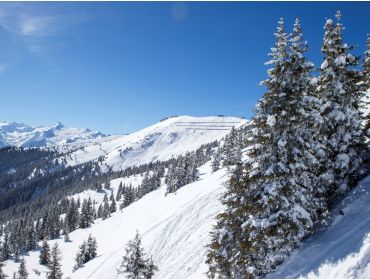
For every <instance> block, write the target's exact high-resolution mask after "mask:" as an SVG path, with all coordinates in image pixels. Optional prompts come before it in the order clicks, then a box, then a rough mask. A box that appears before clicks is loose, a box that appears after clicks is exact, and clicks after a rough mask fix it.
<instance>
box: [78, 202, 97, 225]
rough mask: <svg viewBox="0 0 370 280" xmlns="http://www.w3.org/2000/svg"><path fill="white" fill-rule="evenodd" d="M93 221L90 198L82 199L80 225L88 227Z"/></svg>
mask: <svg viewBox="0 0 370 280" xmlns="http://www.w3.org/2000/svg"><path fill="white" fill-rule="evenodd" d="M93 223H94V209H93V205H92V201H91V198H90V197H89V198H88V199H87V200H86V199H84V201H83V202H82V206H81V215H80V227H81V228H88V227H90V226H91V225H92V224H93Z"/></svg>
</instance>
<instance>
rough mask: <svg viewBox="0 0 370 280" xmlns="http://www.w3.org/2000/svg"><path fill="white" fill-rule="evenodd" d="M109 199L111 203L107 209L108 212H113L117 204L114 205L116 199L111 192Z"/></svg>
mask: <svg viewBox="0 0 370 280" xmlns="http://www.w3.org/2000/svg"><path fill="white" fill-rule="evenodd" d="M110 201H111V204H110V208H109V210H110V213H114V212H116V211H117V205H116V200H115V198H114V194H113V192H112V193H111V196H110Z"/></svg>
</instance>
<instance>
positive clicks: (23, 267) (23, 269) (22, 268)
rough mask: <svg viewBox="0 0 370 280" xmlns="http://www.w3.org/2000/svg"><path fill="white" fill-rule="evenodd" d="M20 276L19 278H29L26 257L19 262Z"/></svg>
mask: <svg viewBox="0 0 370 280" xmlns="http://www.w3.org/2000/svg"><path fill="white" fill-rule="evenodd" d="M18 278H19V279H27V278H28V271H27V268H26V261H25V260H24V258H22V259H21V262H20V264H19V268H18Z"/></svg>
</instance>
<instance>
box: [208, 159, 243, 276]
mask: <svg viewBox="0 0 370 280" xmlns="http://www.w3.org/2000/svg"><path fill="white" fill-rule="evenodd" d="M243 177H244V176H243V166H242V164H241V163H239V164H237V165H236V167H235V169H234V172H233V174H232V175H231V178H230V180H229V182H228V186H227V191H226V193H225V194H224V195H223V197H222V204H223V205H224V206H225V207H226V210H225V211H224V212H223V213H221V214H219V215H218V216H217V224H216V226H215V227H214V228H213V230H212V232H211V243H210V244H209V249H208V254H207V260H206V263H207V265H208V273H207V274H208V277H209V278H229V279H230V278H236V271H234V268H233V265H234V258H235V255H236V254H238V251H239V250H240V249H239V245H238V240H237V238H240V236H241V225H242V223H243V218H242V216H239V214H240V213H238V215H236V214H235V212H234V210H235V209H237V207H238V206H239V205H241V203H242V200H243V196H244V184H243V182H242V179H243Z"/></svg>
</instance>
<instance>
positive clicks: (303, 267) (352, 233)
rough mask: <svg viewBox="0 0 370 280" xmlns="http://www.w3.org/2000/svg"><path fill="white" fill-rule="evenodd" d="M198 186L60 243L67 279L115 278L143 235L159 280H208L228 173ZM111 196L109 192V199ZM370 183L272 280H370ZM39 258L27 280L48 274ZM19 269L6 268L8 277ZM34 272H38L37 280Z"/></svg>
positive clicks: (140, 205)
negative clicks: (90, 244) (93, 248)
mask: <svg viewBox="0 0 370 280" xmlns="http://www.w3.org/2000/svg"><path fill="white" fill-rule="evenodd" d="M200 172H201V174H202V176H201V179H200V180H199V181H197V182H194V183H192V184H189V185H187V186H184V187H183V188H181V189H180V190H178V191H177V192H176V193H174V194H169V195H167V196H165V186H162V187H161V188H160V189H158V190H156V191H153V192H151V193H149V194H147V195H146V196H144V197H143V198H142V199H140V200H139V201H137V202H135V203H133V204H131V205H130V206H129V207H127V208H125V209H124V210H123V211H118V212H116V213H114V214H113V215H112V217H111V218H109V219H107V220H104V221H102V220H97V221H96V222H95V224H94V225H93V226H92V227H91V228H88V229H79V230H76V231H74V232H72V233H71V234H70V237H71V239H72V242H67V243H66V242H64V240H63V239H62V238H60V239H58V240H51V241H49V243H50V245H52V244H53V243H54V242H55V241H56V242H58V244H59V246H60V248H61V250H62V252H63V260H62V266H63V273H64V277H70V278H117V277H119V276H118V275H117V273H116V269H117V268H118V267H119V265H120V262H121V258H122V255H123V254H124V247H125V244H126V243H127V241H128V240H130V239H132V238H133V237H134V235H135V231H136V230H137V229H138V230H139V231H140V233H141V234H142V235H143V246H144V248H145V250H146V251H147V252H148V253H149V254H152V255H153V258H154V260H155V262H156V263H157V264H158V267H159V272H158V273H157V274H156V278H206V276H205V272H206V270H207V267H206V265H205V263H204V261H205V256H206V247H205V246H206V245H207V244H208V243H209V242H210V239H209V238H210V236H209V232H210V230H211V229H212V225H214V223H215V216H216V215H217V214H218V213H220V212H221V211H222V205H221V203H220V201H219V198H220V196H221V194H222V193H223V192H224V191H225V186H224V183H225V182H226V180H227V179H228V173H227V171H226V170H225V169H221V170H219V171H217V172H215V173H211V172H210V163H209V162H208V163H207V164H206V165H204V166H202V167H201V168H200ZM141 180H142V175H136V176H132V177H128V178H120V179H115V180H113V181H112V182H111V187H112V191H113V192H114V193H116V191H117V189H118V185H119V183H120V182H123V183H132V184H133V186H138V185H139V184H140V182H141ZM107 192H108V194H109V192H110V191H107ZM77 196H78V197H80V198H81V199H82V198H86V197H88V196H91V197H92V198H93V199H94V200H95V201H97V202H101V201H102V200H103V194H102V193H96V192H93V191H86V192H83V193H81V194H78V195H76V197H77ZM339 209H341V210H342V211H343V212H344V216H342V215H338V212H339ZM369 213H370V176H368V177H367V178H366V179H364V180H363V181H362V182H361V184H360V185H359V186H358V187H357V188H356V189H354V190H353V191H352V192H351V193H350V194H349V195H348V196H347V197H346V199H345V200H343V201H342V202H341V204H339V205H338V207H337V209H336V210H334V211H333V221H332V223H331V224H330V225H329V226H328V228H327V230H325V231H322V232H319V233H317V234H315V235H313V236H312V237H310V238H308V239H307V240H305V241H304V243H303V245H302V246H301V248H298V249H297V250H296V251H295V252H293V254H292V256H291V257H290V259H288V261H287V262H286V263H284V264H283V265H281V266H279V267H278V268H277V270H276V272H275V273H273V274H271V275H268V277H269V278H295V277H310V278H315V277H320V278H334V277H342V278H350V277H357V278H369V277H370V215H369ZM90 233H91V234H92V235H93V236H95V237H96V239H97V242H98V247H99V248H98V257H97V258H96V259H94V260H92V261H91V262H88V263H87V264H86V265H85V266H84V267H82V268H80V269H78V270H77V271H75V272H74V273H72V268H73V265H74V258H75V255H76V252H77V249H78V246H79V245H80V244H81V243H82V241H83V240H84V239H87V237H88V235H89V234H90ZM38 256H39V251H33V252H30V253H29V255H27V256H25V259H26V262H27V267H28V271H29V272H30V278H44V277H45V274H44V272H45V271H46V268H45V267H43V266H41V265H39V264H38ZM17 268H18V264H16V263H14V262H13V261H7V262H6V266H5V272H6V273H7V274H8V275H12V273H13V272H14V271H15V270H16V269H17ZM33 269H37V270H39V271H41V272H42V273H41V275H40V276H38V275H36V274H35V272H34V271H33Z"/></svg>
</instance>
